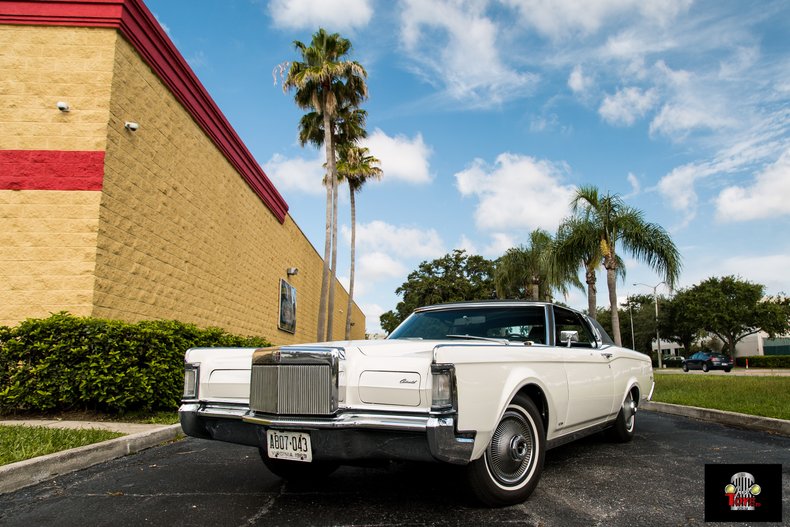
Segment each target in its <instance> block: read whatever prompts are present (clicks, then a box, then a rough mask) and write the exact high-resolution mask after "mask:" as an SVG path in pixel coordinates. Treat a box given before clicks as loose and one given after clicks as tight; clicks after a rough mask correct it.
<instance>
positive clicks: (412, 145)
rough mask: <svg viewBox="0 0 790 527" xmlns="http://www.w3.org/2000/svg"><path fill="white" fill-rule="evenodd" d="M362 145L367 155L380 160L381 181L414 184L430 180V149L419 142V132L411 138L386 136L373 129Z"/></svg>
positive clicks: (421, 140) (420, 138)
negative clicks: (367, 150)
mask: <svg viewBox="0 0 790 527" xmlns="http://www.w3.org/2000/svg"><path fill="white" fill-rule="evenodd" d="M362 144H363V145H364V146H366V147H367V148H368V149H369V150H370V155H372V156H373V157H375V158H377V159H378V160H379V161H381V170H382V171H383V174H382V181H393V180H395V181H405V182H406V183H416V184H422V183H429V182H430V181H431V179H432V176H431V171H430V163H429V161H428V158H429V157H430V156H431V148H430V147H429V146H428V145H426V144H425V141H423V139H422V134H417V135H416V136H414V138H411V139H410V138H408V137H406V136H404V135H397V136H395V137H390V136H388V135H387V134H386V133H384V132H382V131H381V130H379V129H378V128H376V130H374V131H373V133H372V134H370V135H369V136H368V137H367V139H365V140H363V141H362Z"/></svg>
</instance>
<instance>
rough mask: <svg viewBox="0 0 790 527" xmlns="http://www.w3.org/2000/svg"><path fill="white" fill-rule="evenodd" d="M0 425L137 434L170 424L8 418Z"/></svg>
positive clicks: (0, 422)
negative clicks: (90, 429)
mask: <svg viewBox="0 0 790 527" xmlns="http://www.w3.org/2000/svg"><path fill="white" fill-rule="evenodd" d="M0 425H4V426H13V425H25V426H43V427H45V428H72V429H76V430H85V429H87V428H95V429H97V430H107V431H109V432H118V433H119V434H139V433H140V432H148V431H150V430H158V429H159V428H163V427H166V426H170V425H146V424H139V423H118V422H114V421H64V420H62V419H8V420H5V421H4V420H0Z"/></svg>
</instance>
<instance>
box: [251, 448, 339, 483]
mask: <svg viewBox="0 0 790 527" xmlns="http://www.w3.org/2000/svg"><path fill="white" fill-rule="evenodd" d="M258 452H260V454H261V459H262V460H263V464H264V465H266V468H268V469H269V470H270V471H271V472H272V473H273V474H274V475H275V476H278V477H280V478H282V479H284V480H288V481H311V480H316V479H321V478H325V477H327V476H329V475H330V474H331V473H332V472H334V471H335V470H337V468H338V466H339V465H338V464H337V463H331V462H328V461H313V462H311V463H305V462H303V461H289V460H286V459H272V458H270V457H269V456H268V455H267V454H266V449H265V448H259V449H258Z"/></svg>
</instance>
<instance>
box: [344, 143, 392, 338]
mask: <svg viewBox="0 0 790 527" xmlns="http://www.w3.org/2000/svg"><path fill="white" fill-rule="evenodd" d="M339 152H340V158H339V160H338V164H337V165H338V166H337V172H338V176H339V177H340V179H341V180H343V181H345V182H346V183H348V191H349V199H350V203H351V269H350V274H349V279H348V307H347V309H346V336H345V337H346V338H347V339H349V338H351V309H352V308H353V306H354V272H355V268H356V265H355V260H356V240H357V208H356V194H357V193H358V192H359V191H360V189H361V188H362V187H363V186H364V185H365V183H366V182H367V181H369V180H371V179H381V174H382V171H381V168H379V167H378V166H377V165H379V164H380V163H381V162H380V161H379V160H378V159H376V158H375V157H373V156H371V155H368V154H369V151H368V149H367V148H363V147H359V146H353V145H348V144H346V145H343V146H342V147H341V148H340V149H339Z"/></svg>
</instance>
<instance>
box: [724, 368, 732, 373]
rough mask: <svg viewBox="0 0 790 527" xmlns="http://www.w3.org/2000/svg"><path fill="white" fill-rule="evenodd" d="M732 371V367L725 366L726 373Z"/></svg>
mask: <svg viewBox="0 0 790 527" xmlns="http://www.w3.org/2000/svg"><path fill="white" fill-rule="evenodd" d="M730 371H732V368H724V373H730Z"/></svg>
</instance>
